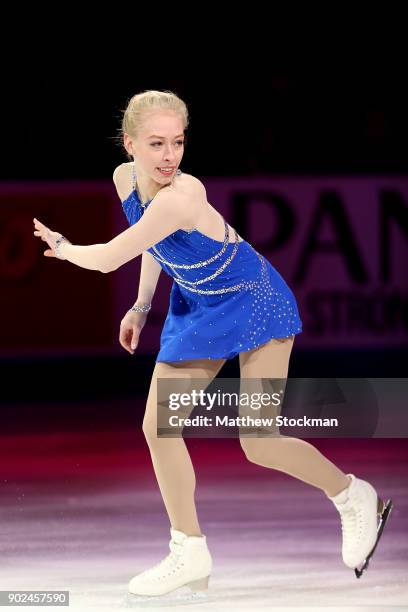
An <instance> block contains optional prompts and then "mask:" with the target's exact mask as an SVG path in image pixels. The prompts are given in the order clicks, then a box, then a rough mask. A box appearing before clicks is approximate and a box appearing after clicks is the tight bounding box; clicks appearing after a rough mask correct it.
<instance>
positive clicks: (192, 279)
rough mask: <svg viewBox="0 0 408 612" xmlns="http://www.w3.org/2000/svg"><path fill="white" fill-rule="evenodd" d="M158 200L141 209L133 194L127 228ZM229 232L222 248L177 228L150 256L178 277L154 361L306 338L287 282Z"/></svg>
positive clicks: (216, 355)
mask: <svg viewBox="0 0 408 612" xmlns="http://www.w3.org/2000/svg"><path fill="white" fill-rule="evenodd" d="M177 173H178V174H181V171H180V170H178V171H177ZM134 187H135V185H134ZM152 201H153V200H149V201H148V202H146V203H145V204H142V203H141V201H140V199H139V197H138V193H137V190H136V189H135V188H134V189H133V191H132V193H131V194H130V195H129V196H128V197H127V198H126V200H124V201H123V202H122V207H123V211H124V213H125V215H126V217H127V220H128V222H129V225H133V224H134V223H137V222H138V221H139V219H140V218H141V216H142V215H143V212H144V209H145V208H146V207H147V206H149V205H150V203H151V202H152ZM153 206H154V203H153ZM224 225H225V236H224V241H223V242H219V241H218V240H213V239H212V238H209V237H208V236H206V235H204V234H202V233H201V232H199V231H198V230H197V229H195V228H194V229H193V230H189V231H186V230H182V229H179V230H177V231H176V232H174V233H173V234H170V235H169V236H166V238H164V239H163V240H161V241H160V242H158V243H157V244H155V245H154V246H152V247H150V248H149V249H148V251H149V253H150V254H151V255H153V257H154V258H155V259H156V260H157V261H158V262H159V263H160V265H161V267H162V268H163V270H164V271H165V272H166V273H167V274H168V275H169V276H171V277H172V278H173V285H172V288H171V292H170V301H169V309H168V313H167V316H166V319H165V322H164V325H163V329H162V333H161V337H160V350H159V353H158V355H157V358H156V362H158V361H166V362H172V361H182V360H190V359H222V358H223V359H232V358H233V357H235V356H236V355H238V354H239V353H241V352H242V351H249V350H251V349H253V348H255V347H257V346H259V345H261V344H264V343H266V342H268V340H270V339H271V338H284V337H287V336H290V335H292V334H299V333H300V332H301V331H302V321H301V319H300V317H299V312H298V308H297V304H296V299H295V296H294V295H293V293H292V291H291V289H290V288H289V287H288V285H287V284H286V283H285V281H284V280H283V278H282V276H281V275H280V274H279V272H277V270H276V269H275V268H274V267H273V266H272V265H271V263H270V262H269V261H268V260H267V259H265V257H264V256H263V255H260V254H259V253H258V252H257V251H256V250H255V249H254V248H253V247H252V245H251V244H249V243H248V242H247V241H246V240H243V239H242V238H241V237H240V236H239V235H238V234H237V232H236V230H234V235H235V242H229V227H228V224H227V223H226V222H225V220H224Z"/></svg>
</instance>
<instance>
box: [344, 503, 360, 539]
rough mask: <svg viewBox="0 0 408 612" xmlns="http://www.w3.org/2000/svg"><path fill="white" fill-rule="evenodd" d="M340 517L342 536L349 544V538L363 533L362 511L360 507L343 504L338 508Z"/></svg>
mask: <svg viewBox="0 0 408 612" xmlns="http://www.w3.org/2000/svg"><path fill="white" fill-rule="evenodd" d="M339 511H340V518H341V530H342V534H343V537H344V539H345V541H346V543H347V544H348V545H350V544H351V538H352V537H353V538H354V537H355V536H357V537H358V538H360V537H361V535H362V533H363V526H364V521H363V511H362V508H360V507H357V508H356V507H354V506H351V505H350V506H349V505H347V506H344V507H343V508H342V507H340V508H339Z"/></svg>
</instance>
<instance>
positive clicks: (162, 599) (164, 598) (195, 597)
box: [124, 586, 210, 608]
mask: <svg viewBox="0 0 408 612" xmlns="http://www.w3.org/2000/svg"><path fill="white" fill-rule="evenodd" d="M209 601H210V597H209V595H208V591H207V590H204V591H202V590H199V591H195V590H192V589H191V588H189V587H186V586H184V587H180V588H178V589H176V590H174V591H172V592H171V593H166V594H165V595H133V594H132V593H127V597H126V599H125V601H124V604H125V605H124V607H126V608H149V607H156V606H157V607H163V608H164V607H166V606H174V605H180V606H181V605H188V604H193V603H203V602H209Z"/></svg>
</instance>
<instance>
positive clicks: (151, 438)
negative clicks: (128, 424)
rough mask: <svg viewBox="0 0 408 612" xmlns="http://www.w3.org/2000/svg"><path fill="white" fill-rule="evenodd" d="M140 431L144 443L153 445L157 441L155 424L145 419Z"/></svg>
mask: <svg viewBox="0 0 408 612" xmlns="http://www.w3.org/2000/svg"><path fill="white" fill-rule="evenodd" d="M142 431H143V434H144V437H145V438H146V442H147V443H148V444H149V445H150V444H154V442H155V441H157V425H156V423H155V422H154V423H153V422H152V421H149V420H147V419H145V420H144V421H143V425H142Z"/></svg>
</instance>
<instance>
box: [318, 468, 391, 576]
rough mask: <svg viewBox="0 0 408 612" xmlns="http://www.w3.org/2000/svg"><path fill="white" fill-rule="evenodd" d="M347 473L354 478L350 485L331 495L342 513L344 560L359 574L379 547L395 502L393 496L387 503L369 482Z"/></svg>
mask: <svg viewBox="0 0 408 612" xmlns="http://www.w3.org/2000/svg"><path fill="white" fill-rule="evenodd" d="M347 476H349V477H350V478H351V483H350V484H349V486H348V487H347V488H346V489H344V490H343V491H341V492H340V493H338V494H337V495H335V496H334V497H330V496H328V497H329V499H331V501H332V502H333V503H334V505H335V507H336V508H337V510H338V511H339V513H340V517H341V529H342V536H343V544H342V556H343V561H344V563H345V564H346V565H347V566H348V567H350V568H352V569H354V572H355V575H356V577H357V578H360V576H361V575H362V573H363V571H364V570H365V569H367V567H368V562H369V560H370V558H371V557H372V555H373V553H374V551H375V549H376V547H377V544H378V542H379V539H380V537H381V534H382V532H383V529H384V526H385V523H386V521H387V519H388V516H389V514H390V512H391V510H392V505H393V504H392V500H390V499H389V500H387V502H386V503H384V501H383V500H382V499H380V498H379V497H378V495H377V492H376V490H375V489H374V487H373V486H372V485H371V484H370V483H369V482H366V481H365V480H360V479H359V478H356V477H355V476H354V474H347Z"/></svg>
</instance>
